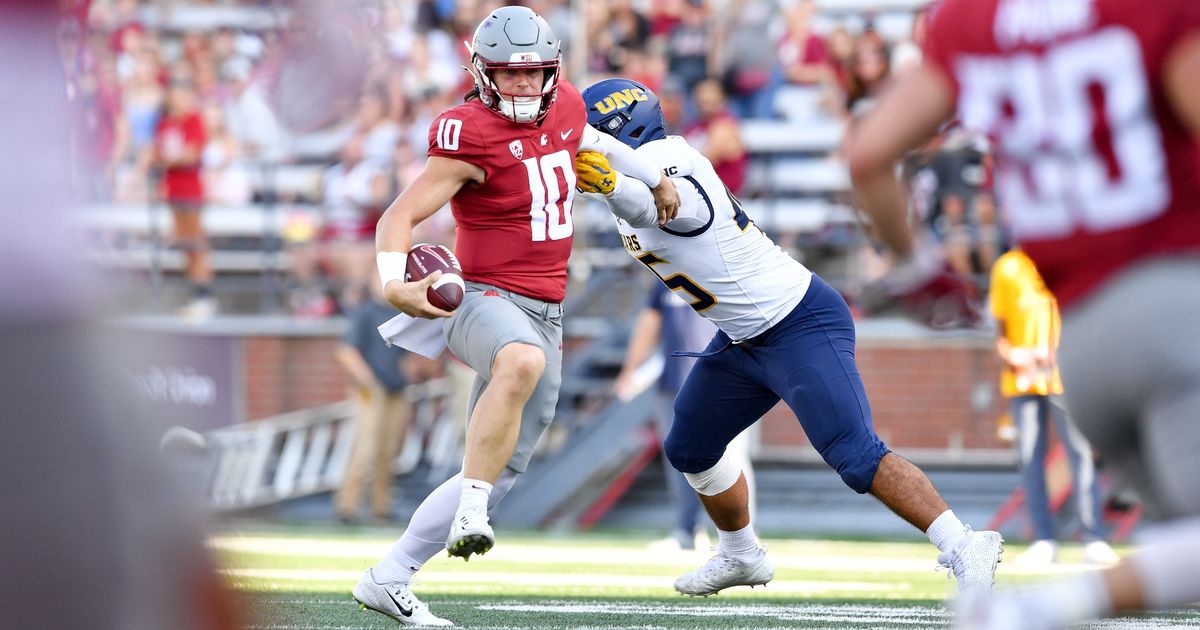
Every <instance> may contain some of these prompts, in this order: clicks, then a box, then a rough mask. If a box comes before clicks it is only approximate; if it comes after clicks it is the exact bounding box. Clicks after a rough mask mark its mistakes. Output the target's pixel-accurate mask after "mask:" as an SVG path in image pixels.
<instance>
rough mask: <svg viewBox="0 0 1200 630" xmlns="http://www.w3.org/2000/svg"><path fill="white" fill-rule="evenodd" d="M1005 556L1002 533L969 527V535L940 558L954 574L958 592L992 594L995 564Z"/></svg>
mask: <svg viewBox="0 0 1200 630" xmlns="http://www.w3.org/2000/svg"><path fill="white" fill-rule="evenodd" d="M1002 553H1004V538H1003V537H1001V536H1000V532H991V531H984V532H976V531H971V528H970V527H968V528H967V535H966V536H964V537H963V539H962V540H960V541H959V542H958V544H956V545H955V546H954V548H953V549H951V550H949V551H946V552H945V553H943V554H941V555H939V556H938V564H939V565H941V566H942V567H945V568H948V569H950V570H951V571H953V572H954V577H955V578H956V579H957V580H958V592H959V593H972V592H981V593H989V592H991V590H992V586H993V585H994V584H995V583H996V564H997V563H998V562H1000V554H1002Z"/></svg>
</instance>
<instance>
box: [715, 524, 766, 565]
mask: <svg viewBox="0 0 1200 630" xmlns="http://www.w3.org/2000/svg"><path fill="white" fill-rule="evenodd" d="M717 537H718V542H717V554H719V555H722V556H728V557H730V558H737V559H738V560H753V559H754V558H757V557H758V554H759V552H760V550H759V548H758V537H757V536H755V535H754V526H753V525H747V526H745V527H743V528H741V529H739V530H737V531H736V532H727V531H724V530H720V529H718V530H717Z"/></svg>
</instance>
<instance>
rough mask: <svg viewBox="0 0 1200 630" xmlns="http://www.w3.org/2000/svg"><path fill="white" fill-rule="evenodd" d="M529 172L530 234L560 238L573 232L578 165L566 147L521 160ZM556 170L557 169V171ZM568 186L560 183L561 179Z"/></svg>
mask: <svg viewBox="0 0 1200 630" xmlns="http://www.w3.org/2000/svg"><path fill="white" fill-rule="evenodd" d="M521 163H522V164H524V165H525V170H526V172H528V174H529V191H530V192H531V193H532V194H533V202H532V203H531V204H530V207H529V222H530V226H529V227H530V236H532V237H533V240H534V241H545V240H547V239H549V240H551V241H557V240H561V239H564V238H567V237H569V236H571V234H572V233H573V232H574V230H575V228H574V227H573V226H572V223H571V205H572V203H573V202H574V200H575V165H574V164H573V163H572V160H571V154H570V153H569V152H567V151H566V150H565V149H564V150H562V151H559V152H557V153H551V154H550V155H543V156H541V157H531V158H527V159H524V160H521ZM556 171H557V172H556ZM559 173H561V174H562V175H561V179H562V182H563V184H564V185H565V186H566V190H563V189H562V188H561V187H560V186H559V179H560V175H559Z"/></svg>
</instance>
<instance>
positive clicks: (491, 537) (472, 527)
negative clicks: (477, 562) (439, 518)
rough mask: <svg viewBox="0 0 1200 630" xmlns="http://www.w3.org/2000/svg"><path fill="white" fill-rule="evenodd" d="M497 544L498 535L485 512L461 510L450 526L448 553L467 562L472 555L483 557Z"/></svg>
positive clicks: (447, 544) (447, 543)
mask: <svg viewBox="0 0 1200 630" xmlns="http://www.w3.org/2000/svg"><path fill="white" fill-rule="evenodd" d="M495 544H496V533H495V532H493V531H492V526H491V524H490V523H488V515H487V512H486V511H485V510H480V509H467V510H459V511H458V513H457V514H455V515H454V522H453V523H451V524H450V536H448V537H447V538H446V551H447V552H448V553H449V554H450V555H452V556H458V557H460V558H463V559H465V560H470V559H471V554H473V553H474V554H478V555H481V556H482V555H483V554H485V553H487V552H488V550H489V549H491V548H492V546H493V545H495Z"/></svg>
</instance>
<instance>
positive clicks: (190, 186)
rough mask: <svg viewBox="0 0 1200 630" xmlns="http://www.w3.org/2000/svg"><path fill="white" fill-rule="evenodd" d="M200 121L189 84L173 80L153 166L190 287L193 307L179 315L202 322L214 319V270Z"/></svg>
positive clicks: (160, 127) (204, 142) (190, 305)
mask: <svg viewBox="0 0 1200 630" xmlns="http://www.w3.org/2000/svg"><path fill="white" fill-rule="evenodd" d="M206 142H207V141H206V137H205V130H204V120H203V119H202V117H201V115H200V112H199V110H198V109H197V107H196V94H195V91H194V90H193V88H192V85H191V84H190V83H187V82H184V81H181V80H176V81H174V82H172V83H171V87H170V90H169V91H168V93H167V106H166V109H165V111H164V114H163V117H162V119H161V120H160V121H159V123H158V129H157V131H156V132H155V137H154V148H155V156H154V157H155V165H156V166H157V167H158V168H161V169H162V188H161V190H162V193H161V194H162V198H163V200H164V201H166V202H167V205H169V206H170V207H171V216H172V218H173V219H174V221H175V234H174V244H175V246H176V247H178V248H180V249H182V250H183V252H184V255H185V257H186V260H187V264H186V268H185V270H184V274H185V275H186V276H187V279H188V281H189V282H190V283H191V285H192V301H191V302H190V303H189V304H188V305H187V306H185V307H184V310H183V311H182V314H183V315H184V316H186V317H190V318H195V319H205V318H208V317H211V316H212V315H214V314H215V313H216V310H217V302H216V299H215V298H214V297H213V295H212V281H213V269H212V259H211V256H210V255H209V251H208V237H207V235H206V234H205V232H204V225H203V223H202V222H201V210H203V208H204V182H203V181H202V180H201V176H200V170H201V160H202V154H203V152H204V148H205V145H206Z"/></svg>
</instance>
